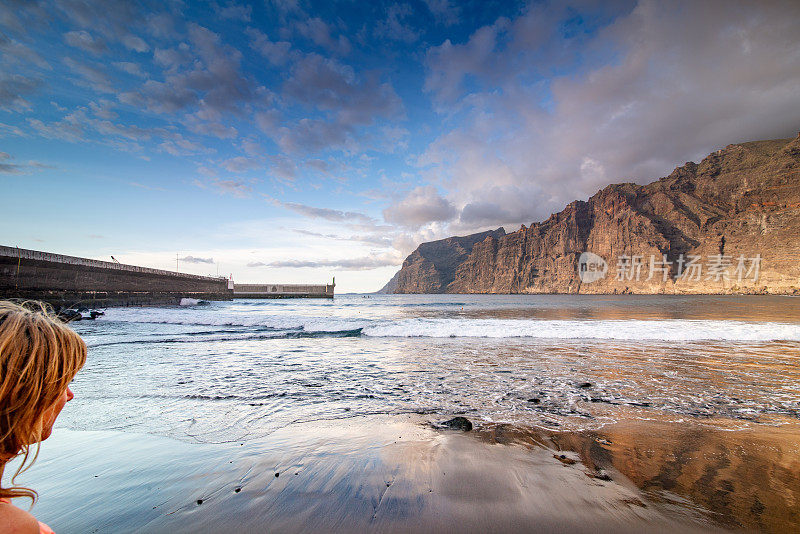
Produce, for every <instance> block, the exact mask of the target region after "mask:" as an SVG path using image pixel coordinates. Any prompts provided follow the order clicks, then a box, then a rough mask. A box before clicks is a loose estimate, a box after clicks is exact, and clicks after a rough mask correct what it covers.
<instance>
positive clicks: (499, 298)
mask: <svg viewBox="0 0 800 534" xmlns="http://www.w3.org/2000/svg"><path fill="white" fill-rule="evenodd" d="M190 304H191V305H188V306H175V307H150V308H111V309H108V310H106V313H105V315H104V316H103V317H101V318H98V319H97V320H96V321H85V322H79V323H75V324H74V328H75V330H77V331H78V332H79V333H80V334H81V335H82V336H83V338H84V339H85V340H86V343H87V345H88V347H89V355H88V360H87V363H86V366H85V368H84V369H83V370H82V371H81V373H80V374H79V375H78V376H77V377H76V378H75V381H74V383H73V387H72V389H73V391H74V392H75V399H74V400H73V401H72V402H71V403H70V404H69V405H68V406H67V408H66V409H65V410H64V412H63V414H62V416H61V418H60V419H59V422H58V425H59V426H60V427H66V428H70V429H79V430H121V431H126V432H136V433H147V434H155V435H163V436H168V437H172V438H177V439H180V440H184V441H190V442H229V441H242V440H247V439H251V438H259V437H263V436H265V435H268V434H269V433H271V432H274V431H275V430H277V429H279V428H282V427H285V426H287V425H290V424H292V423H295V422H307V421H315V420H322V419H343V418H349V417H355V416H360V415H365V414H403V413H420V414H426V415H427V416H429V417H430V418H431V419H432V420H441V419H445V418H449V417H451V416H452V415H455V414H461V415H465V416H467V417H469V418H470V419H472V420H473V421H475V422H478V423H480V422H482V421H484V422H488V421H491V422H507V423H512V424H515V425H523V426H533V427H541V428H546V429H554V430H561V429H563V430H582V429H587V428H597V427H601V426H603V425H605V424H608V423H613V422H617V421H619V420H620V419H621V418H625V417H632V416H635V417H637V418H651V417H652V418H657V419H659V420H664V419H666V420H674V421H681V419H682V418H686V417H691V418H707V419H708V420H709V421H716V420H720V419H724V420H726V421H728V422H734V423H736V424H740V425H742V426H747V425H759V424H763V423H765V422H768V423H769V424H776V423H777V424H780V422H781V421H793V420H796V419H797V418H798V417H799V416H800V365H799V364H800V299H797V298H792V297H774V296H741V297H737V296H630V295H626V296H583V295H580V296H575V295H340V296H336V298H335V299H333V300H328V299H319V300H317V299H287V300H234V301H229V302H212V303H207V304H204V303H202V302H200V303H197V304H194V303H190ZM632 414H633V415H632Z"/></svg>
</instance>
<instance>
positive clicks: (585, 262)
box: [578, 252, 608, 284]
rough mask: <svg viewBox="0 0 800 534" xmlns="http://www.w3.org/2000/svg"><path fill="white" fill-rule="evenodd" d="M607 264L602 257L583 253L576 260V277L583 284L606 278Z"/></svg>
mask: <svg viewBox="0 0 800 534" xmlns="http://www.w3.org/2000/svg"><path fill="white" fill-rule="evenodd" d="M606 273H608V264H607V263H606V260H604V259H603V258H602V256H598V255H597V254H594V253H592V252H584V253H582V254H581V257H580V258H578V277H579V278H580V279H581V282H583V283H584V284H591V283H592V282H597V281H598V280H602V279H603V278H605V277H606Z"/></svg>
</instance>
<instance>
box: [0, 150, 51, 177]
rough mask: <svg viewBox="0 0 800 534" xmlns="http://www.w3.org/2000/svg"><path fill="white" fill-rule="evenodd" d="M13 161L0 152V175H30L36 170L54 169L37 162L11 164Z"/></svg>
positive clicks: (8, 155)
mask: <svg viewBox="0 0 800 534" xmlns="http://www.w3.org/2000/svg"><path fill="white" fill-rule="evenodd" d="M11 159H13V158H12V157H11V155H10V154H8V153H6V152H0V174H30V173H31V172H34V171H35V170H37V169H53V168H54V167H52V166H50V165H46V164H44V163H39V162H38V161H28V162H27V163H11V162H10V160H11Z"/></svg>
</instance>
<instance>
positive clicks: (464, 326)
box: [363, 318, 800, 341]
mask: <svg viewBox="0 0 800 534" xmlns="http://www.w3.org/2000/svg"><path fill="white" fill-rule="evenodd" d="M363 334H364V335H367V336H376V337H439V338H442V337H486V338H512V337H525V338H543V339H547V338H550V339H619V340H651V341H704V340H719V341H778V340H781V341H800V325H797V324H787V323H765V322H744V321H712V320H680V319H676V320H525V319H516V320H514V319H421V318H420V319H407V320H403V321H398V322H394V323H384V324H374V325H371V326H368V327H366V328H364V330H363Z"/></svg>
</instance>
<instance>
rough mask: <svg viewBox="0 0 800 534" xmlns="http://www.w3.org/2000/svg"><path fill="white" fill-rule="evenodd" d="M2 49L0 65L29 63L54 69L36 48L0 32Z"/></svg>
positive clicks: (46, 68) (42, 67)
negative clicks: (5, 36) (6, 36)
mask: <svg viewBox="0 0 800 534" xmlns="http://www.w3.org/2000/svg"><path fill="white" fill-rule="evenodd" d="M0 26H2V23H0ZM0 51H3V55H2V56H0V67H5V68H7V67H9V66H11V65H18V64H28V65H35V66H36V67H39V68H40V69H44V70H52V67H51V66H50V64H49V63H48V62H47V61H45V59H44V58H43V57H42V56H41V55H39V53H37V52H36V51H35V50H33V49H32V48H30V47H28V46H25V45H24V44H22V43H20V42H19V41H16V40H14V39H10V38H4V36H3V35H2V34H0Z"/></svg>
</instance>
